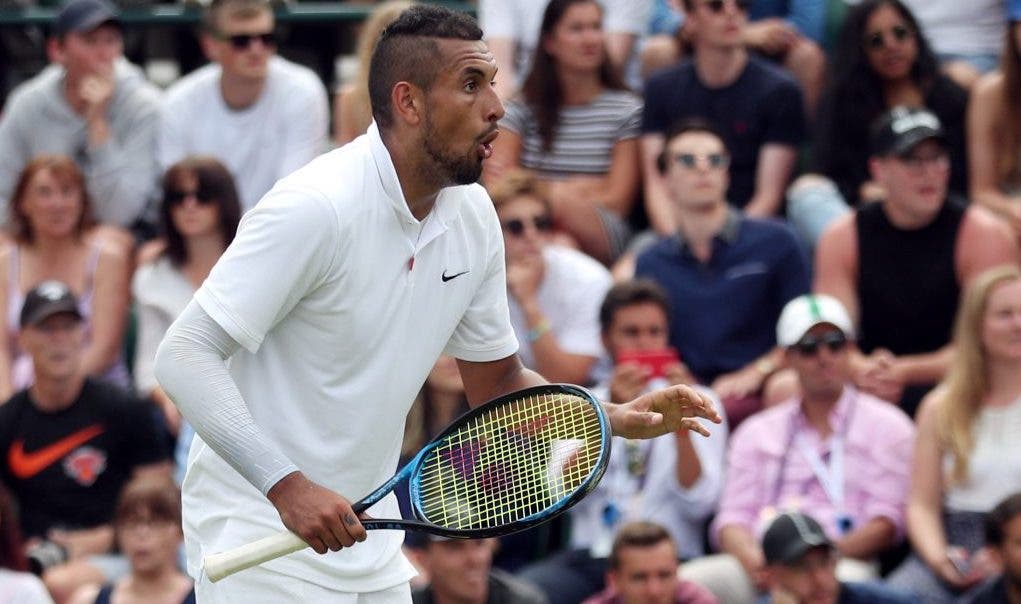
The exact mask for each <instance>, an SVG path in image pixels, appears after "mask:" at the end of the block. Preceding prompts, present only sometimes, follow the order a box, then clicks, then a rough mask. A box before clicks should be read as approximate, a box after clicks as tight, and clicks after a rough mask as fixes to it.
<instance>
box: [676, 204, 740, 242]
mask: <svg viewBox="0 0 1021 604" xmlns="http://www.w3.org/2000/svg"><path fill="white" fill-rule="evenodd" d="M740 227H741V212H740V211H738V210H737V209H735V208H734V207H732V206H727V218H726V219H725V220H724V221H723V228H721V229H720V232H719V233H716V235H715V237H714V238H715V239H719V240H720V241H722V242H724V243H726V244H727V245H734V242H735V241H737V235H738V231H740ZM674 240H675V241H676V242H677V247H678V248H680V249H682V250H683V249H687V247H688V241H687V240H686V239H685V238H684V234H683V233H682V232H681V231H680V230H679V229H678V231H677V232H676V233H674Z"/></svg>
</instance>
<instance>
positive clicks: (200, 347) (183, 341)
mask: <svg viewBox="0 0 1021 604" xmlns="http://www.w3.org/2000/svg"><path fill="white" fill-rule="evenodd" d="M238 346H239V345H238V343H237V342H236V341H235V340H234V339H233V338H231V337H230V336H229V335H228V334H227V333H226V332H225V331H224V330H223V328H222V327H220V326H219V325H218V324H217V323H216V322H215V321H213V319H212V318H210V317H209V316H208V315H207V314H206V313H205V311H203V310H202V308H201V307H200V306H199V305H198V303H197V302H195V301H194V300H193V301H192V302H191V303H190V304H189V305H188V307H187V308H185V310H184V312H182V313H181V316H180V317H178V319H177V321H175V322H174V324H173V325H171V327H170V329H169V330H168V332H167V336H166V338H165V339H164V340H163V343H162V344H160V347H159V349H158V350H157V352H156V365H155V369H156V378H157V379H158V380H159V383H160V384H161V385H162V386H163V389H164V390H165V391H166V393H167V395H169V396H170V398H171V400H173V401H174V404H175V405H177V407H178V409H179V410H180V411H181V414H182V415H184V417H185V418H187V419H188V421H189V423H191V425H192V427H193V428H194V429H195V432H196V433H197V434H198V435H199V436H200V437H201V438H202V440H203V441H205V443H206V444H208V445H209V446H210V447H211V448H212V449H213V450H214V451H216V453H217V454H219V455H220V456H221V457H222V458H223V459H224V460H225V461H226V462H227V463H229V464H230V465H231V466H232V467H233V468H234V469H235V470H237V471H238V473H240V474H241V475H242V476H244V477H245V479H247V480H248V482H250V483H251V484H252V485H253V486H254V487H255V488H257V489H259V491H260V492H262V493H263V494H266V493H267V492H268V491H269V490H270V488H271V487H272V486H273V485H274V484H276V482H278V481H279V480H280V479H281V478H283V477H284V476H286V475H288V474H290V473H292V472H295V471H297V470H298V468H297V466H296V465H295V464H294V462H292V461H291V460H290V459H288V458H287V456H286V455H284V453H283V452H282V451H281V450H280V449H279V448H277V447H276V446H275V445H273V444H272V443H270V442H269V441H268V439H267V438H266V437H265V435H264V434H263V432H262V431H261V430H260V428H259V427H258V426H257V425H256V423H255V420H254V418H253V417H252V414H251V412H250V411H249V410H248V407H247V406H246V404H245V401H244V399H243V398H242V397H241V392H240V391H239V390H238V387H237V384H235V383H234V380H233V378H232V377H231V375H230V373H229V372H228V371H227V366H226V363H225V360H226V359H227V358H228V357H230V356H231V355H232V354H233V353H234V352H235V351H236V350H237V348H238Z"/></svg>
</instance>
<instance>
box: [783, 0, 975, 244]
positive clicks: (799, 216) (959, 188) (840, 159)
mask: <svg viewBox="0 0 1021 604" xmlns="http://www.w3.org/2000/svg"><path fill="white" fill-rule="evenodd" d="M961 4H964V3H961ZM967 104H968V93H967V92H966V91H965V90H964V89H963V88H961V87H960V86H958V85H957V84H956V83H955V82H954V81H953V80H952V79H950V78H949V77H948V76H947V75H945V74H944V73H943V72H942V71H940V69H939V64H938V61H937V60H936V56H935V54H933V51H932V48H931V47H930V45H929V41H928V39H927V38H926V37H925V35H923V33H922V32H921V30H920V29H919V26H918V22H917V21H916V20H915V17H914V15H912V13H911V11H910V10H909V9H908V8H907V7H906V6H905V5H904V4H903V3H902V2H901V1H900V0H864V1H863V2H861V3H860V4H857V5H855V6H852V7H851V8H850V9H849V10H848V13H847V17H846V18H845V20H844V23H843V25H842V27H841V29H840V34H839V37H838V40H837V47H836V55H835V57H834V60H833V68H832V69H831V71H830V82H829V85H828V86H827V88H826V91H825V92H824V93H823V98H822V100H821V101H820V106H819V112H818V114H817V116H816V121H815V124H814V127H813V129H814V133H815V138H814V140H813V142H812V158H811V164H810V173H809V174H806V175H804V176H802V177H800V178H799V179H798V180H796V181H795V182H794V183H793V184H792V185H791V187H790V189H789V190H788V192H787V217H788V219H789V220H790V221H791V223H792V224H793V225H794V227H795V229H797V230H798V232H799V234H801V236H802V238H803V239H804V240H805V242H806V244H807V245H808V246H809V247H810V248H811V247H814V246H815V245H816V243H817V242H818V239H819V236H820V235H821V234H822V232H823V230H825V228H826V227H827V226H828V225H829V224H831V223H832V222H833V221H834V220H836V219H837V218H839V217H840V216H842V215H844V214H847V213H849V212H850V211H852V209H853V208H856V207H862V206H864V205H866V204H868V203H870V202H873V201H879V200H881V199H883V198H884V197H885V195H886V193H885V191H884V190H883V187H882V185H881V184H880V183H878V182H877V181H876V180H875V179H874V178H873V177H872V175H871V174H870V172H869V148H870V147H869V135H868V132H869V126H870V125H871V124H872V123H873V122H875V120H876V119H878V118H879V116H880V115H882V114H883V113H885V112H886V111H888V110H890V109H892V108H893V107H895V106H898V105H905V106H909V107H919V108H921V107H924V108H926V109H928V110H929V111H931V112H932V113H934V114H935V115H936V117H938V118H939V121H940V123H941V124H942V129H943V135H944V139H945V142H946V147H947V150H948V152H949V158H950V182H949V186H950V190H951V191H953V192H954V193H955V194H957V195H962V196H963V195H967V192H968V188H967V187H968V183H967V180H968V178H967V177H968V173H967V170H968V162H967V149H966V139H965V127H964V126H965V109H966V106H967Z"/></svg>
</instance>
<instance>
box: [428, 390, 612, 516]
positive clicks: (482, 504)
mask: <svg viewBox="0 0 1021 604" xmlns="http://www.w3.org/2000/svg"><path fill="white" fill-rule="evenodd" d="M601 453H602V432H601V426H600V421H599V417H598V412H597V411H596V410H595V409H594V408H593V407H592V405H591V404H590V403H589V402H588V401H587V400H586V399H583V398H581V397H576V396H573V395H566V394H542V395H533V396H531V397H529V398H527V399H524V400H519V401H513V402H510V403H508V404H505V405H501V406H500V407H497V408H494V409H493V410H492V411H490V412H487V413H484V414H481V415H479V416H477V417H475V418H473V420H471V421H470V422H469V423H467V424H466V425H465V426H464V427H462V429H460V430H458V431H456V432H454V433H452V434H450V435H448V437H447V438H446V439H445V441H444V442H443V443H442V444H440V445H439V446H437V447H436V448H435V449H434V450H433V451H432V452H431V454H430V455H429V456H428V457H427V459H426V460H425V461H424V462H423V464H422V471H421V478H420V485H421V487H420V493H419V498H420V502H421V508H422V511H423V512H424V515H425V517H426V519H427V520H429V521H430V522H432V523H434V524H437V525H440V526H444V527H448V528H453V529H460V530H478V529H486V528H492V527H495V526H500V525H505V524H509V523H512V522H516V521H520V520H522V519H525V518H528V517H529V516H533V515H535V514H538V513H540V512H543V511H544V510H546V509H548V508H550V507H551V506H552V505H554V504H555V503H556V502H558V501H560V500H561V499H563V498H565V497H567V496H569V495H571V494H572V493H573V492H574V491H576V490H577V489H578V488H581V487H582V486H583V485H584V484H585V483H586V480H587V479H588V478H589V476H590V475H591V473H592V470H593V468H594V467H595V465H596V464H597V462H598V460H599V458H600V455H601Z"/></svg>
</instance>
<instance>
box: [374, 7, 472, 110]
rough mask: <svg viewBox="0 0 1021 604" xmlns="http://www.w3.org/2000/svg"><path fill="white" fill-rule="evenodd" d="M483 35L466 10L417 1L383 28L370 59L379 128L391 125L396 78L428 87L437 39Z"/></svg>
mask: <svg viewBox="0 0 1021 604" xmlns="http://www.w3.org/2000/svg"><path fill="white" fill-rule="evenodd" d="M437 39H440V40H467V41H477V40H481V39H482V29H481V28H479V25H478V23H476V22H475V19H473V18H472V17H470V16H469V15H467V14H465V13H460V12H457V11H453V10H450V9H448V8H444V7H441V6H436V5H427V4H423V5H416V6H413V7H411V8H409V9H408V10H406V11H404V12H403V13H401V14H400V16H399V17H397V19H395V20H394V21H393V22H392V23H390V25H388V26H387V27H386V29H384V30H383V33H382V34H381V35H380V37H379V42H377V43H376V48H375V50H374V51H373V52H372V61H371V62H370V63H369V103H370V104H371V105H372V117H373V119H375V120H376V124H377V125H378V126H379V128H380V129H381V130H383V129H387V128H389V127H390V126H392V125H393V111H392V108H391V107H390V92H391V91H392V90H393V87H394V85H395V84H397V82H411V83H412V84H414V85H415V86H418V87H419V88H421V89H422V90H426V91H428V90H429V88H430V87H431V86H432V84H433V82H434V81H435V79H436V75H437V73H438V71H439V68H440V65H439V63H438V62H437V61H436V56H437V54H438V53H439V45H437V44H436V40H437Z"/></svg>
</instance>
